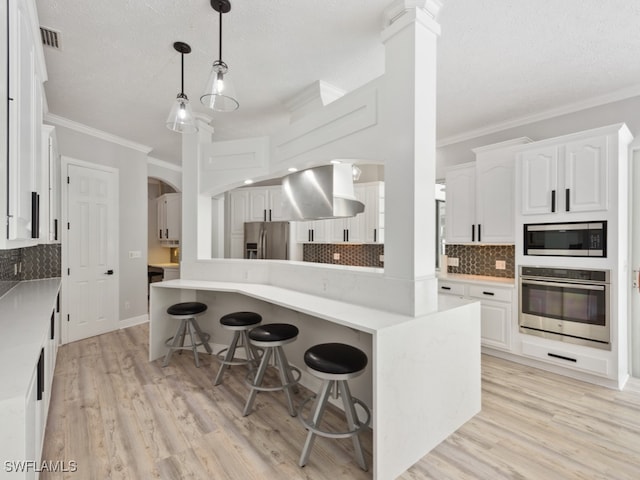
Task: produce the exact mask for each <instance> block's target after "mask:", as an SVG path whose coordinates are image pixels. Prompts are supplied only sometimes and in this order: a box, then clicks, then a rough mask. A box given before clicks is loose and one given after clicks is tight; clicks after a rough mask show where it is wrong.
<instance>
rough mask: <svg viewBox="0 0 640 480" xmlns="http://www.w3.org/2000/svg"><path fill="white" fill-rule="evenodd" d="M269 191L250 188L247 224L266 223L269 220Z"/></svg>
mask: <svg viewBox="0 0 640 480" xmlns="http://www.w3.org/2000/svg"><path fill="white" fill-rule="evenodd" d="M268 211H269V190H267V189H266V188H255V189H254V188H252V189H251V190H249V217H248V220H247V222H266V221H267V220H269V216H268Z"/></svg>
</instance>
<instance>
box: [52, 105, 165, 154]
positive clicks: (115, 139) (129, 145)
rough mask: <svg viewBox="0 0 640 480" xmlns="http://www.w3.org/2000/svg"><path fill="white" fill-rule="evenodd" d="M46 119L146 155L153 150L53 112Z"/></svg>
mask: <svg viewBox="0 0 640 480" xmlns="http://www.w3.org/2000/svg"><path fill="white" fill-rule="evenodd" d="M44 120H45V121H46V122H49V123H52V124H53V125H57V126H60V127H64V128H68V129H70V130H74V131H76V132H79V133H84V134H85V135H90V136H92V137H95V138H99V139H100V140H105V141H107V142H111V143H115V144H117V145H120V146H123V147H126V148H131V149H132V150H137V151H139V152H142V153H144V154H146V155H148V154H149V152H151V150H153V148H152V147H149V146H147V145H142V144H141V143H136V142H133V141H131V140H127V139H126V138H122V137H118V136H117V135H113V134H111V133H107V132H104V131H102V130H98V129H97V128H93V127H89V126H87V125H84V124H82V123H78V122H74V121H73V120H69V119H68V118H65V117H61V116H59V115H55V114H53V113H47V114H45V116H44Z"/></svg>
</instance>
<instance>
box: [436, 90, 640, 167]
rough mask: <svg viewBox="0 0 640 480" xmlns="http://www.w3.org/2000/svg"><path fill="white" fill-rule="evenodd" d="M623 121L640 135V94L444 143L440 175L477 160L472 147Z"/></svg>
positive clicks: (438, 155)
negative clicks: (454, 166)
mask: <svg viewBox="0 0 640 480" xmlns="http://www.w3.org/2000/svg"><path fill="white" fill-rule="evenodd" d="M621 122H624V123H626V124H627V126H628V127H629V130H631V133H632V134H633V136H634V137H638V136H640V96H638V97H632V98H628V99H626V100H620V101H617V102H612V103H608V104H605V105H600V106H597V107H592V108H587V109H584V110H580V111H577V112H574V113H568V114H565V115H560V116H556V117H553V118H548V119H546V120H540V121H537V122H533V123H529V124H526V125H521V126H518V127H513V128H509V129H506V130H502V131H499V132H496V133H492V134H489V135H483V136H480V137H476V138H473V139H471V140H465V141H463V142H458V143H454V144H451V145H446V146H441V147H439V148H438V149H437V150H436V178H444V172H445V169H446V167H447V166H451V165H458V164H460V163H466V162H473V161H475V155H474V154H473V152H472V151H471V149H472V148H476V147H482V146H485V145H491V144H493V143H497V142H503V141H505V140H511V139H513V138H517V137H529V138H531V139H532V140H534V141H537V140H543V139H546V138H553V137H558V136H561V135H566V134H569V133H575V132H580V131H582V130H588V129H591V128H597V127H604V126H606V125H613V124H614V123H621Z"/></svg>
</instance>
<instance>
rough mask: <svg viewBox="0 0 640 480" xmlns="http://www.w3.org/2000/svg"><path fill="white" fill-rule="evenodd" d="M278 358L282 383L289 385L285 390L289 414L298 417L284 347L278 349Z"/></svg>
mask: <svg viewBox="0 0 640 480" xmlns="http://www.w3.org/2000/svg"><path fill="white" fill-rule="evenodd" d="M276 357H277V361H278V372H279V373H280V381H281V382H282V385H287V387H286V388H285V389H284V393H285V395H286V396H287V403H288V404H289V413H290V414H291V416H292V417H295V416H296V414H297V413H296V409H295V408H294V406H293V397H292V396H291V389H292V378H291V377H292V375H291V371H290V369H289V362H288V361H287V356H286V355H285V353H284V350H283V348H282V347H276Z"/></svg>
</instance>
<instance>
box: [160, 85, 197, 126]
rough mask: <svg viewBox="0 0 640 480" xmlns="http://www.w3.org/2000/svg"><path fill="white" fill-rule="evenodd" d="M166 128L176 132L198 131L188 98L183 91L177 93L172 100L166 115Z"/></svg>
mask: <svg viewBox="0 0 640 480" xmlns="http://www.w3.org/2000/svg"><path fill="white" fill-rule="evenodd" d="M167 128H168V129H169V130H173V131H174V132H178V133H196V132H197V131H198V127H196V122H195V119H194V118H193V112H192V111H191V105H189V99H188V98H187V96H186V95H185V94H184V93H179V94H178V96H177V97H176V99H175V101H174V102H173V106H172V107H171V112H169V117H167Z"/></svg>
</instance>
